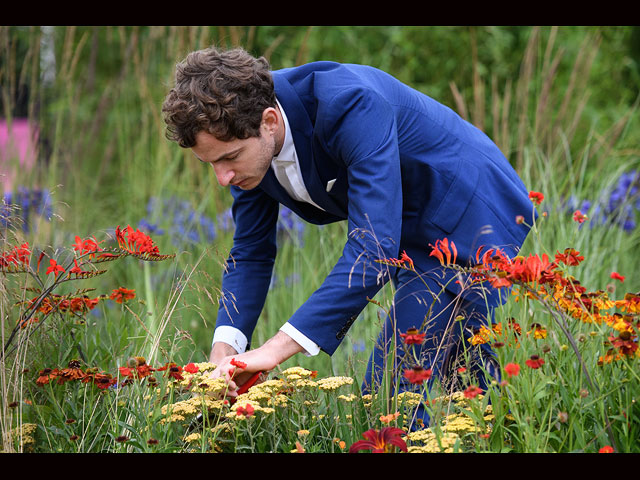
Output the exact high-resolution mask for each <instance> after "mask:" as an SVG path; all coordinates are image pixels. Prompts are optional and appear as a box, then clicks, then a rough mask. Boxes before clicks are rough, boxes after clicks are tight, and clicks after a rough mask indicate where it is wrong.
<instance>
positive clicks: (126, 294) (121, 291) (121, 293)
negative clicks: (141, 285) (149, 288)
mask: <svg viewBox="0 0 640 480" xmlns="http://www.w3.org/2000/svg"><path fill="white" fill-rule="evenodd" d="M109 298H110V299H111V300H115V301H116V303H123V302H126V301H127V300H131V299H133V298H136V291H135V290H129V289H126V288H124V287H120V288H118V289H115V290H113V293H111V295H109Z"/></svg>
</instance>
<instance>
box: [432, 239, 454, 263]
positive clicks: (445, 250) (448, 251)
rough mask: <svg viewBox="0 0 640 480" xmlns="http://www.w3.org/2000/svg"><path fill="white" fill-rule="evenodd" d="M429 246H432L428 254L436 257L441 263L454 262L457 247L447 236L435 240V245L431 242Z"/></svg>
mask: <svg viewBox="0 0 640 480" xmlns="http://www.w3.org/2000/svg"><path fill="white" fill-rule="evenodd" d="M429 246H430V247H431V248H432V250H431V253H430V254H429V256H430V257H436V258H437V259H438V260H439V261H440V264H441V265H450V264H452V263H456V258H457V257H458V249H457V248H456V245H455V243H453V242H450V241H449V239H448V238H444V239H443V240H436V244H435V246H434V245H431V244H429ZM445 260H446V261H445Z"/></svg>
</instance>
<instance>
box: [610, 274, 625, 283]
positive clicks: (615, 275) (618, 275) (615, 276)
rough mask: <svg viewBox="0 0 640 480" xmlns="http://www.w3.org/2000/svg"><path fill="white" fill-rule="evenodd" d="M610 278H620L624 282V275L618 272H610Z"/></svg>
mask: <svg viewBox="0 0 640 480" xmlns="http://www.w3.org/2000/svg"><path fill="white" fill-rule="evenodd" d="M611 278H612V279H614V280H620V281H621V282H624V279H625V278H626V277H623V276H622V275H620V274H619V273H618V272H611Z"/></svg>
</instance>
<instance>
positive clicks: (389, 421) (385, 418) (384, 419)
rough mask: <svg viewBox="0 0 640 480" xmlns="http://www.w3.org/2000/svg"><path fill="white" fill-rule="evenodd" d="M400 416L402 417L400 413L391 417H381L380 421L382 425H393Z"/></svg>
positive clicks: (392, 414) (391, 414) (390, 415)
mask: <svg viewBox="0 0 640 480" xmlns="http://www.w3.org/2000/svg"><path fill="white" fill-rule="evenodd" d="M399 416H400V412H396V413H390V414H389V415H380V421H381V422H382V423H391V422H393V421H394V420H395V419H396V418H398V417H399Z"/></svg>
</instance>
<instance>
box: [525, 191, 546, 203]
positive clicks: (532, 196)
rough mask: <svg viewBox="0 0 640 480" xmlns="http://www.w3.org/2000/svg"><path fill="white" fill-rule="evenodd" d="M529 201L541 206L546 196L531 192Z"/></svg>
mask: <svg viewBox="0 0 640 480" xmlns="http://www.w3.org/2000/svg"><path fill="white" fill-rule="evenodd" d="M529 200H531V201H532V202H533V203H535V204H538V205H540V204H541V203H542V201H543V200H544V195H543V194H541V193H540V192H529Z"/></svg>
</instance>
